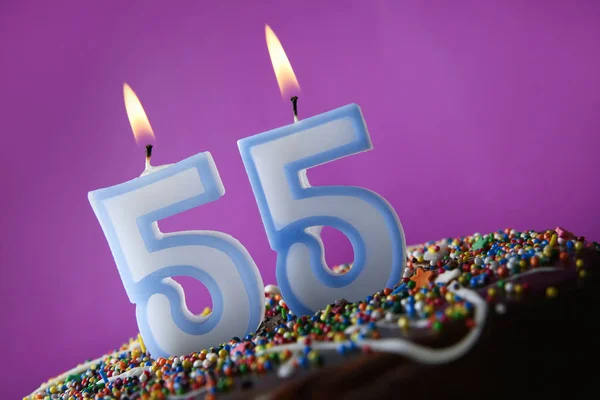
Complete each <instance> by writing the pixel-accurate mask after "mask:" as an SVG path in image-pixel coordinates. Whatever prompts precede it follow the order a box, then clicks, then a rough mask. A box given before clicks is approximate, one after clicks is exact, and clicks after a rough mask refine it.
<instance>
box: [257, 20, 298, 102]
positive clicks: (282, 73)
mask: <svg viewBox="0 0 600 400" xmlns="http://www.w3.org/2000/svg"><path fill="white" fill-rule="evenodd" d="M265 36H266V39H267V48H268V49H269V56H270V57H271V63H272V64H273V70H274V71H275V77H276V78H277V84H278V85H279V90H280V91H281V96H282V97H284V98H285V97H290V96H292V95H295V94H298V92H300V85H299V84H298V80H297V79H296V75H295V74H294V70H293V69H292V65H291V64H290V60H288V58H287V55H286V54H285V50H283V46H282V45H281V42H280V41H279V39H278V38H277V35H275V32H273V30H272V29H271V27H270V26H269V25H265Z"/></svg>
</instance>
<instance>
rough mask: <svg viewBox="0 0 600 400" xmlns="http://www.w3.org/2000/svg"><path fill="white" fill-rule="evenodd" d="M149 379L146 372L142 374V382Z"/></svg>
mask: <svg viewBox="0 0 600 400" xmlns="http://www.w3.org/2000/svg"><path fill="white" fill-rule="evenodd" d="M147 380H148V375H146V374H141V375H140V382H146V381H147Z"/></svg>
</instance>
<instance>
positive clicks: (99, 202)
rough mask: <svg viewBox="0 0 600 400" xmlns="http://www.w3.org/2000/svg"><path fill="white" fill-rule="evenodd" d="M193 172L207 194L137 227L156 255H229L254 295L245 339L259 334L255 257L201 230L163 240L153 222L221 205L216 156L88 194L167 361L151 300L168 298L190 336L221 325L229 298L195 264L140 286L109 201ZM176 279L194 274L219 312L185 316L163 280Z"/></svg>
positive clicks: (143, 326) (155, 350) (146, 331)
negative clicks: (197, 251)
mask: <svg viewBox="0 0 600 400" xmlns="http://www.w3.org/2000/svg"><path fill="white" fill-rule="evenodd" d="M211 167H212V168H211ZM191 168H195V169H196V170H197V171H198V175H199V176H200V180H201V182H202V185H203V186H204V192H203V193H201V194H199V195H197V196H194V197H191V198H189V199H185V200H183V201H180V202H177V203H175V204H172V205H170V206H167V207H165V208H162V209H159V210H156V211H153V212H151V213H149V214H146V215H143V216H140V217H138V219H137V225H138V228H139V230H140V234H141V236H142V239H143V241H144V243H145V245H146V248H147V249H148V252H150V253H151V252H154V251H159V250H162V249H166V248H172V247H178V246H192V245H199V246H208V247H212V248H215V249H217V250H219V251H222V252H224V253H225V254H227V255H228V256H229V257H230V258H231V260H232V261H233V263H234V264H235V266H236V269H237V271H238V273H239V275H240V276H241V279H242V282H243V284H244V287H245V290H246V292H247V294H248V303H249V304H248V305H249V310H250V318H249V322H248V327H247V330H246V332H245V333H244V335H246V334H248V333H250V332H253V331H254V330H255V329H256V328H257V327H258V325H259V324H260V322H261V314H262V308H263V305H262V304H260V301H256V299H258V298H260V297H259V295H262V293H260V292H259V282H258V281H257V277H256V276H255V275H254V273H253V271H252V268H250V265H249V264H248V262H247V260H246V256H248V257H250V256H249V254H248V255H245V254H243V253H242V252H240V251H239V250H238V249H237V248H236V247H235V246H233V245H232V244H231V243H228V242H227V241H225V240H223V239H221V238H218V237H214V236H209V235H205V234H201V233H198V232H178V233H167V234H163V235H162V237H161V238H160V239H159V238H157V237H156V236H155V233H154V231H153V229H152V223H154V222H156V221H159V220H161V219H164V218H167V217H169V216H172V215H175V214H179V213H182V212H184V211H187V210H190V209H192V208H195V207H198V206H201V205H203V204H206V203H210V202H212V201H216V200H218V199H219V198H220V197H221V196H223V195H224V189H223V185H222V183H221V178H220V177H219V175H218V171H217V169H216V166H215V164H214V161H213V159H212V156H210V154H208V153H199V154H196V155H194V156H192V157H189V158H187V159H185V160H182V161H180V162H178V163H176V164H173V165H170V166H168V167H165V168H163V169H160V170H158V171H156V172H153V173H151V174H148V175H144V176H141V177H138V178H136V179H133V180H131V181H128V182H124V183H121V184H118V185H115V186H112V187H108V188H104V189H98V190H95V191H93V192H90V193H88V198H89V200H90V204H91V205H92V208H93V209H94V212H95V213H96V216H97V218H98V221H99V222H100V225H101V226H102V230H103V231H104V234H105V236H106V239H107V241H108V244H109V247H110V249H111V252H112V254H113V257H114V259H115V262H116V264H117V268H118V270H119V274H120V276H121V280H122V281H123V286H124V287H125V290H126V292H127V295H128V297H129V300H130V301H131V302H132V303H134V304H136V316H137V321H138V327H139V329H140V333H141V335H142V337H143V339H144V343H145V345H146V347H147V348H148V350H149V351H150V353H151V354H152V355H153V356H155V357H167V356H169V354H168V352H166V351H165V350H164V349H162V348H161V347H160V346H159V345H158V343H157V342H156V340H155V338H154V336H153V335H152V332H151V331H150V327H149V324H148V321H147V318H146V306H147V303H148V300H149V298H150V296H152V295H154V294H164V295H165V296H166V297H167V298H168V299H169V303H170V309H171V313H172V317H173V321H174V322H175V324H176V325H177V327H179V328H180V329H181V330H182V331H184V332H186V333H188V334H192V335H202V334H204V333H207V332H209V331H211V330H212V329H214V328H215V326H217V324H218V323H219V321H220V319H221V316H222V313H223V294H222V292H221V290H220V289H219V287H218V285H217V283H216V281H215V280H214V279H213V278H212V277H211V276H210V275H209V274H208V273H206V272H205V271H201V270H200V269H198V268H196V267H193V266H189V265H175V266H170V267H164V268H161V269H160V270H158V271H154V272H153V273H151V274H149V275H148V276H146V277H144V278H143V279H141V280H140V281H139V282H137V283H135V282H134V280H133V278H132V276H131V272H130V271H129V268H128V267H127V263H126V261H125V257H124V255H123V251H122V248H121V244H120V242H119V240H118V238H117V235H116V232H115V228H114V225H113V223H112V221H111V219H110V217H109V215H108V212H107V210H106V207H105V205H104V201H105V200H107V199H110V198H112V197H116V196H119V195H122V194H124V193H127V192H131V191H135V190H137V189H139V188H141V187H144V186H146V185H149V184H152V183H155V182H158V181H160V180H163V179H167V178H169V177H171V176H173V175H176V174H178V173H181V172H183V171H185V170H188V169H191ZM213 172H214V173H213ZM222 189H223V190H222ZM173 276H190V277H192V278H195V279H197V280H199V281H200V282H202V283H203V284H204V285H205V286H206V288H207V289H208V291H209V293H210V296H211V298H212V302H213V309H212V312H211V314H210V316H209V317H208V318H207V319H206V320H205V321H204V322H202V323H197V322H192V321H189V320H188V319H187V318H185V316H184V314H183V313H182V312H181V306H182V301H181V298H180V296H179V294H178V291H177V289H176V284H175V283H174V282H173V281H163V279H165V278H169V277H173ZM229 339H230V338H224V340H229ZM216 344H217V343H215V345H216ZM198 350H201V349H198Z"/></svg>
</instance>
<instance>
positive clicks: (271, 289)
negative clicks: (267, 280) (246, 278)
mask: <svg viewBox="0 0 600 400" xmlns="http://www.w3.org/2000/svg"><path fill="white" fill-rule="evenodd" d="M265 293H267V294H273V295H275V294H281V290H279V287H277V286H275V285H267V286H265Z"/></svg>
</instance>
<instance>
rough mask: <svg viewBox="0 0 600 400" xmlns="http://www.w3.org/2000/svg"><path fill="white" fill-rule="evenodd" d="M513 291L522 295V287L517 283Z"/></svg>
mask: <svg viewBox="0 0 600 400" xmlns="http://www.w3.org/2000/svg"><path fill="white" fill-rule="evenodd" d="M513 290H514V291H515V293H516V294H521V293H523V286H522V285H521V284H519V283H517V284H516V285H515V287H514V289H513Z"/></svg>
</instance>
